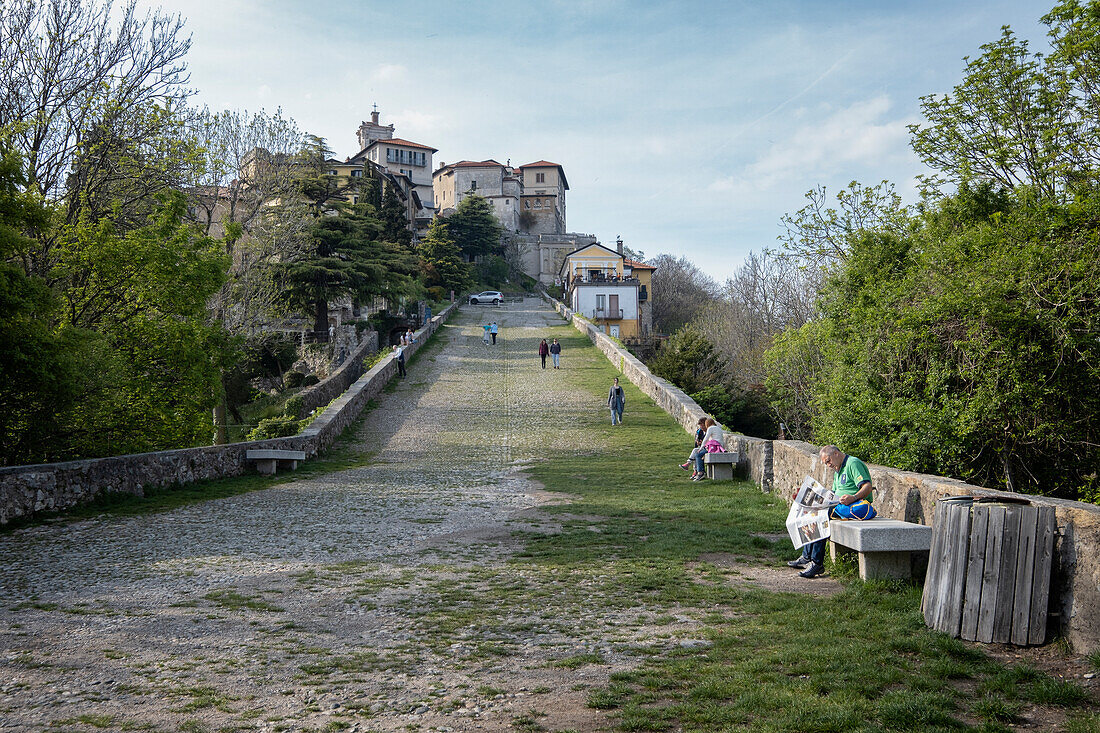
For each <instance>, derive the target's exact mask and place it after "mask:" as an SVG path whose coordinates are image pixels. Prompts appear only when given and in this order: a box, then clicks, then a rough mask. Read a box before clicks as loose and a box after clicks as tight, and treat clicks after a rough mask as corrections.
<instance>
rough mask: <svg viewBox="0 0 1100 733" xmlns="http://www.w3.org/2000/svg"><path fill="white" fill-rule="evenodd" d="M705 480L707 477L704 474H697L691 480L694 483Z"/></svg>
mask: <svg viewBox="0 0 1100 733" xmlns="http://www.w3.org/2000/svg"><path fill="white" fill-rule="evenodd" d="M705 478H706V476H704V475H703V474H701V473H697V474H695V475H694V476H692V477H691V480H692V481H702V480H703V479H705Z"/></svg>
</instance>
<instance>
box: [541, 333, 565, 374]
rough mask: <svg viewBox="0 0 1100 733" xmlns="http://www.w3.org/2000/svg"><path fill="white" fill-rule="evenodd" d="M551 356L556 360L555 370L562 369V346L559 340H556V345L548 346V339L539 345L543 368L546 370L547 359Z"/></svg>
mask: <svg viewBox="0 0 1100 733" xmlns="http://www.w3.org/2000/svg"><path fill="white" fill-rule="evenodd" d="M547 356H551V357H553V359H554V368H555V369H561V344H559V343H558V340H557V339H554V343H552V344H547V343H546V339H543V340H542V343H540V344H539V358H540V359H542V368H543V369H545V368H546V357H547Z"/></svg>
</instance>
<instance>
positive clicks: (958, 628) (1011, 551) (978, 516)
mask: <svg viewBox="0 0 1100 733" xmlns="http://www.w3.org/2000/svg"><path fill="white" fill-rule="evenodd" d="M1054 531H1055V521H1054V509H1053V508H1051V507H1035V506H1031V505H1030V504H1029V503H1028V502H1027V501H1026V500H1020V501H1018V502H1015V501H1011V500H1004V499H982V498H976V497H970V496H964V497H950V498H947V499H941V500H939V501H938V502H936V510H935V514H934V517H933V522H932V548H931V550H930V551H929V556H928V575H927V577H926V578H925V583H924V595H923V597H922V599H921V611H922V612H923V614H924V621H925V623H926V624H927V625H928V626H929V627H931V628H933V629H936V630H937V631H943V632H945V633H948V634H950V635H951V636H954V637H958V638H962V639H966V640H967V641H980V642H985V643H990V642H997V643H1000V644H1015V645H1017V646H1027V645H1029V644H1042V643H1043V642H1044V641H1045V640H1046V629H1047V606H1048V603H1049V600H1050V570H1051V558H1052V555H1053V552H1054Z"/></svg>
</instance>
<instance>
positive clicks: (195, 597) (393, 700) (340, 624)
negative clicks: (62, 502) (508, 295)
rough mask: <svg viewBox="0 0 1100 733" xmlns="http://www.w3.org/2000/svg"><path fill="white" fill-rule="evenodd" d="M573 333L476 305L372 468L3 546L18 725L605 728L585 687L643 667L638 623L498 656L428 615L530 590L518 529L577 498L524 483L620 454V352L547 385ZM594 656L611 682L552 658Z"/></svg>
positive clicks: (522, 311) (575, 616)
mask: <svg viewBox="0 0 1100 733" xmlns="http://www.w3.org/2000/svg"><path fill="white" fill-rule="evenodd" d="M488 318H495V319H496V320H497V321H498V323H499V324H500V326H501V335H500V338H499V343H498V344H497V345H496V346H485V345H484V344H483V343H482V341H481V328H480V323H481V322H482V321H484V320H486V319H488ZM553 328H557V329H562V330H560V331H558V332H557V333H558V334H560V335H561V336H564V335H566V334H569V333H570V330H569V327H568V326H566V325H565V324H564V322H563V321H562V320H561V319H560V317H559V316H558V315H557V314H556V313H554V312H553V311H551V310H549V309H548V308H547V307H546V306H544V305H543V304H542V303H541V302H540V301H538V300H537V299H533V298H528V299H524V300H523V301H522V302H520V303H513V304H508V305H507V306H503V307H500V308H487V307H483V306H477V307H471V306H466V307H464V308H463V309H461V310H460V312H459V313H458V314H456V316H455V317H454V318H453V319H452V322H451V323H450V324H448V325H447V326H446V327H445V328H444V329H442V330H441V332H440V338H442V339H444V340H445V345H444V346H443V348H442V349H441V350H438V351H435V350H433V351H432V353H427V354H424V355H423V356H422V357H421V358H419V359H418V360H417V361H416V362H415V363H414V364H412V365H411V366H410V369H409V376H408V377H407V378H406V380H404V381H403V382H401V383H399V384H398V385H397V386H396V388H395V389H394V390H392V391H391V392H388V393H386V394H383V395H382V396H381V397H380V398H379V406H378V407H377V408H376V409H374V410H373V411H371V412H370V413H369V415H368V416H367V417H366V419H365V420H364V421H363V423H361V426H360V427H359V429H358V433H357V438H358V441H359V444H360V445H361V447H362V449H363V450H364V451H372V452H375V455H374V463H373V464H372V465H370V466H366V467H363V468H356V469H352V470H345V471H341V472H337V473H333V474H329V475H326V476H322V477H317V478H313V479H309V480H300V481H295V482H293V483H288V484H283V485H280V486H276V487H274V488H271V489H268V490H265V491H258V492H253V493H250V494H245V495H240V496H235V497H230V498H225V499H219V500H214V501H210V502H206V503H203V504H196V505H192V506H187V507H183V508H180V509H176V510H174V511H171V512H168V513H164V514H156V515H148V516H139V517H101V518H99V519H95V520H90V521H82V522H79V523H75V524H67V525H46V526H37V527H31V528H26V529H22V530H17V531H14V532H12V533H9V534H5V535H2V536H0V729H4V730H19V731H45V730H55V731H56V730H59V729H61V730H79V731H83V730H121V729H143V730H146V729H147V730H158V731H161V730H163V731H175V730H180V729H181V726H182V729H186V730H196V731H205V730H209V731H216V730H261V731H277V730H285V731H307V730H351V731H367V730H406V729H407V728H408V727H409V726H413V727H422V728H425V729H428V728H436V729H438V730H505V729H510V728H511V727H512V723H513V721H514V718H515V716H516V715H518V714H521V713H522V712H523V710H524V709H526V708H531V707H533V706H537V705H538V704H539V701H540V700H545V698H542V697H540V695H542V694H545V693H546V692H547V691H551V690H552V696H553V698H554V704H553V709H554V712H553V719H552V721H551V720H549V719H548V720H543V721H542V724H543V725H550V724H551V723H552V726H551V727H553V728H557V729H567V728H574V729H577V730H590V729H592V728H594V727H601V726H604V725H606V721H605V720H603V719H602V718H601V717H600V716H601V714H600V713H599V712H598V711H595V710H592V709H590V708H588V707H587V706H586V705H585V703H584V696H585V692H584V687H585V683H586V680H588V679H589V678H591V680H590V681H591V683H592V684H597V683H599V682H601V681H602V682H605V681H606V679H605V678H606V674H607V672H608V670H609V669H614V668H615V667H616V665H620V666H621V665H623V664H626V661H625V660H618V661H616V657H615V653H614V650H613V647H612V646H611V645H610V644H609V643H608V641H607V639H608V635H609V634H614V633H616V631H615V630H616V629H617V628H618V627H619V626H620V623H621V621H622V620H623V616H622V614H623V613H624V612H623V611H616V610H613V609H598V608H596V607H594V606H593V607H584V605H585V603H586V602H587V601H585V600H584V599H583V594H582V596H581V597H582V600H579V601H577V602H576V603H575V604H574V605H573V606H567V605H565V602H564V601H563V605H562V606H561V607H560V608H557V609H554V611H555V613H556V615H557V616H558V618H557V619H555V620H554V621H553V622H552V623H551V622H550V621H547V620H545V619H543V621H545V623H543V625H542V626H539V627H538V628H535V629H528V630H523V629H524V624H523V623H518V622H517V624H516V625H515V629H517V630H515V631H512V632H509V633H507V634H504V635H503V636H501V637H500V638H499V639H496V640H495V642H494V643H497V644H503V645H506V646H507V648H508V649H509V650H510V651H509V654H508V655H507V656H506V657H504V658H499V659H498V658H494V659H492V660H489V661H486V660H485V658H484V654H483V653H480V652H479V651H478V650H479V649H481V647H483V646H484V644H485V643H486V641H485V640H484V639H479V638H476V635H473V636H471V635H470V634H467V637H469V638H467V637H464V636H463V632H462V631H461V630H458V631H455V632H454V637H453V638H454V639H455V641H454V642H453V643H452V644H451V645H450V646H449V647H448V648H444V649H440V648H435V647H433V646H432V644H431V643H429V641H427V640H426V639H427V636H429V634H426V632H425V626H424V624H423V622H422V620H421V617H422V616H423V614H424V613H426V612H427V610H430V607H431V603H432V602H437V601H431V600H430V599H432V598H439V597H440V593H441V590H440V589H446V588H448V587H449V586H448V583H453V584H458V585H459V586H461V587H462V588H468V589H469V590H470V592H475V593H476V592H477V591H478V589H479V588H481V587H490V586H492V587H494V588H497V587H501V584H505V583H507V582H509V581H510V576H509V573H513V571H510V570H508V569H507V568H506V567H505V566H503V565H502V562H503V560H505V559H506V558H507V556H508V554H509V553H510V552H512V551H513V550H515V549H517V548H518V546H519V544H520V540H518V539H516V538H515V537H514V536H513V533H514V532H515V531H554V529H555V528H554V526H553V524H552V523H550V522H548V521H547V519H546V518H545V517H543V516H540V514H539V512H538V511H537V507H538V506H539V505H540V504H542V503H545V502H547V501H550V500H554V501H560V500H561V499H560V497H558V498H552V497H548V496H547V495H546V494H545V492H541V491H540V490H539V487H537V486H535V485H533V484H532V483H531V482H530V481H528V480H527V479H526V478H525V477H524V476H523V475H522V473H521V472H520V471H519V470H518V469H519V468H522V466H523V465H526V463H527V462H529V461H531V460H538V458H539V457H540V455H542V453H543V452H544V451H546V450H553V449H568V448H571V447H573V446H576V445H578V444H582V443H583V444H584V445H585V446H586V449H590V450H597V451H598V450H599V448H600V445H601V440H602V438H601V435H602V432H601V431H602V430H603V428H604V423H605V417H606V416H605V414H604V412H605V411H604V410H603V409H602V408H603V405H602V403H601V402H600V401H599V398H594V397H593V395H591V394H590V393H586V392H584V391H583V390H577V389H574V388H572V387H571V386H570V382H569V368H570V367H574V368H576V367H579V366H581V365H582V364H584V363H585V360H588V362H587V363H588V364H589V365H594V364H596V363H598V361H599V360H601V359H602V356H600V355H599V354H598V353H597V352H595V350H591V349H589V350H587V355H586V354H583V353H566V354H563V365H564V366H565V368H564V369H563V370H560V371H555V370H552V369H547V370H542V369H541V368H539V361H538V357H537V345H538V339H539V338H542V337H544V336H546V337H550V336H553V335H555V334H554V333H552V332H551V330H550V329H553ZM597 426H598V427H597ZM513 574H514V573H513ZM478 583H481V585H480V586H479V585H478ZM571 590H576V589H571ZM563 597H564V595H563ZM425 599H428V600H425ZM596 602H597V601H595V600H594V601H593V603H596ZM535 615H537V614H535ZM540 618H542V617H541V616H540ZM505 621H507V620H505ZM519 621H523V620H522V619H521V620H519ZM527 625H528V626H530V625H531V624H529V623H528V624H527ZM505 627H507V624H505ZM428 631H430V629H429V630H428ZM471 633H472V632H471ZM593 649H599V650H602V653H603V654H605V656H606V657H607V658H608V659H609V660H610V661H609V666H608V667H607V668H603V669H601V670H600V671H599V672H598V673H592V672H587V671H584V670H576V671H571V670H562V669H560V668H554V667H553V666H551V665H548V664H547V663H546V661H547V659H550V658H554V657H560V656H562V655H567V654H569V653H578V652H583V651H591V650H593ZM593 675H595V677H593ZM596 677H598V678H599V679H596ZM543 706H544V707H545V704H544V705H543ZM141 726H145V727H141Z"/></svg>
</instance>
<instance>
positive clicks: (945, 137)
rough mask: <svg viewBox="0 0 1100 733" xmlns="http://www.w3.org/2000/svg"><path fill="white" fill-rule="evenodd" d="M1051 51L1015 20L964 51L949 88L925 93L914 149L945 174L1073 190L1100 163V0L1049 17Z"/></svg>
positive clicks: (1051, 191)
mask: <svg viewBox="0 0 1100 733" xmlns="http://www.w3.org/2000/svg"><path fill="white" fill-rule="evenodd" d="M1042 20H1043V23H1045V24H1046V25H1047V26H1048V27H1049V29H1050V30H1049V33H1048V35H1049V37H1050V40H1051V47H1052V49H1053V51H1052V53H1051V54H1049V55H1047V56H1044V55H1043V54H1039V53H1032V52H1031V51H1030V50H1029V49H1028V44H1027V41H1024V40H1021V39H1019V38H1017V37H1016V35H1015V34H1014V33H1013V32H1012V30H1011V29H1010V28H1008V27H1005V28H1004V29H1002V33H1001V37H1000V38H999V39H998V40H997V41H994V42H992V43H988V44H985V45H983V46H982V47H981V50H982V53H981V55H980V56H979V57H978V58H976V59H967V64H966V75H965V77H964V79H963V81H962V82H961V83H960V84H959V85H958V86H956V87H955V88H954V90H953V91H952V92H951V93H950V94H945V95H942V96H937V95H930V96H927V97H924V98H922V109H923V111H924V115H925V117H926V118H927V120H928V123H927V124H925V125H911V126H910V128H909V129H910V131H911V132H912V136H913V137H912V145H913V149H914V150H915V151H916V152H917V154H918V155H920V156H921V158H922V159H923V160H924V161H925V162H926V163H928V165H929V166H931V167H932V168H933V169H935V170H936V171H939V172H940V173H942V174H944V175H945V176H946V178H947V180H948V181H950V182H953V183H960V182H963V181H975V182H980V181H987V182H991V183H993V184H995V185H998V186H1001V187H1004V188H1015V187H1017V186H1027V187H1029V188H1031V189H1032V190H1033V191H1035V193H1036V195H1039V196H1041V197H1048V198H1050V197H1058V198H1060V199H1063V200H1068V199H1069V198H1072V196H1073V191H1074V189H1075V187H1077V186H1080V185H1082V184H1084V183H1087V184H1089V185H1092V184H1094V183H1095V181H1096V176H1097V174H1098V171H1100V114H1098V113H1100V63H1098V61H1100V41H1098V40H1097V39H1098V38H1100V2H1097V0H1088V1H1087V2H1081V1H1080V0H1068V1H1067V2H1062V3H1059V4H1058V5H1056V6H1055V7H1054V8H1053V9H1052V10H1051V12H1050V13H1048V14H1047V15H1046V16H1044V17H1043V19H1042Z"/></svg>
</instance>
